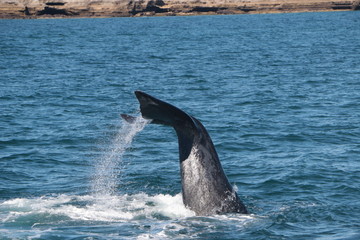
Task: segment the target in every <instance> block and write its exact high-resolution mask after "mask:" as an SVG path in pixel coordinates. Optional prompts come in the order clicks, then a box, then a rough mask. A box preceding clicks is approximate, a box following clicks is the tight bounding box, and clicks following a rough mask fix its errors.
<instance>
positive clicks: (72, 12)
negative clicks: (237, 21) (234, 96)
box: [0, 0, 360, 19]
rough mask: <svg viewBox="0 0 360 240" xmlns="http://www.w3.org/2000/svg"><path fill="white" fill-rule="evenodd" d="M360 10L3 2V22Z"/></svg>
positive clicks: (291, 4) (262, 4)
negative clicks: (41, 19)
mask: <svg viewBox="0 0 360 240" xmlns="http://www.w3.org/2000/svg"><path fill="white" fill-rule="evenodd" d="M355 10H360V0H336V1H328V0H290V1H289V0H247V1H246V0H204V1H201V0H183V1H178V0H103V1H96V0H32V1H31V0H0V19H37V18H91V17H94V18H102V17H142V16H191V15H226V14H261V13H291V12H326V11H355Z"/></svg>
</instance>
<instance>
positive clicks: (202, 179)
mask: <svg viewBox="0 0 360 240" xmlns="http://www.w3.org/2000/svg"><path fill="white" fill-rule="evenodd" d="M135 95H136V97H137V99H138V100H139V103H140V111H141V114H142V116H143V118H145V119H151V120H152V121H151V123H155V124H163V125H167V126H171V127H173V128H174V129H175V131H176V134H177V136H178V142H179V157H180V172H181V182H182V197H183V202H184V204H185V206H186V207H187V208H189V209H191V210H192V211H194V212H195V213H196V214H197V215H211V214H220V213H243V214H246V213H248V211H247V209H246V207H245V205H244V204H243V203H242V202H241V200H240V199H239V197H238V195H237V194H236V192H235V191H234V189H233V187H232V186H231V184H230V183H229V181H228V179H227V177H226V175H225V173H224V171H223V168H222V166H221V163H220V161H219V158H218V155H217V153H216V150H215V147H214V144H213V143H212V140H211V138H210V136H209V134H208V132H207V131H206V129H205V127H204V126H203V125H202V124H201V122H200V121H199V120H197V119H196V118H194V117H192V116H190V115H188V114H187V113H185V112H184V111H182V110H180V109H179V108H177V107H175V106H173V105H171V104H169V103H166V102H164V101H161V100H159V99H157V98H155V97H152V96H150V95H148V94H146V93H144V92H141V91H135ZM127 116H128V115H122V117H123V118H124V119H125V120H127V121H131V118H129V117H127Z"/></svg>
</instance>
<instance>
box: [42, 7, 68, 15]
mask: <svg viewBox="0 0 360 240" xmlns="http://www.w3.org/2000/svg"><path fill="white" fill-rule="evenodd" d="M36 15H39V16H41V15H64V16H71V15H74V14H72V13H71V12H68V11H66V10H65V9H58V8H52V7H45V8H44V9H43V10H41V11H38V12H37V14H36Z"/></svg>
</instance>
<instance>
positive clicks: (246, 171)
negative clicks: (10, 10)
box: [0, 12, 360, 240]
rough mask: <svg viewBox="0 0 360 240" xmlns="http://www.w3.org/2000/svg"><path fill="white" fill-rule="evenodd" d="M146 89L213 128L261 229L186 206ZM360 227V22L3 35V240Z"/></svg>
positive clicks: (197, 20)
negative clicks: (148, 110) (146, 114)
mask: <svg viewBox="0 0 360 240" xmlns="http://www.w3.org/2000/svg"><path fill="white" fill-rule="evenodd" d="M135 90H142V91H145V92H147V93H149V94H151V95H153V96H155V97H157V98H159V99H162V100H164V101H167V102H169V103H171V104H173V105H175V106H177V107H179V108H181V109H183V110H184V111H186V112H188V113H189V114H191V115H192V116H195V117H196V118H198V119H200V120H201V121H202V123H203V124H204V125H205V127H206V128H207V130H208V132H209V134H210V136H211V137H212V139H213V142H214V144H215V147H216V149H217V151H218V154H219V157H220V160H221V162H222V165H223V168H224V171H225V172H226V174H227V176H228V179H229V181H230V182H231V184H232V185H233V186H234V187H235V188H236V189H237V192H238V195H239V196H240V198H241V199H242V201H243V202H244V203H245V205H246V206H247V208H248V210H249V211H250V213H251V214H249V215H241V214H225V215H212V216H196V215H195V214H194V213H193V212H192V211H190V210H189V209H186V208H185V207H184V205H183V203H182V197H181V179H180V173H179V160H178V145H177V137H176V134H175V132H174V131H173V129H171V128H169V127H166V126H160V125H155V124H149V123H148V122H147V121H144V120H142V118H141V117H140V113H139V104H138V102H137V100H136V97H135V95H134V93H133V92H134V91H135ZM121 113H127V114H133V115H134V116H136V117H137V121H136V123H134V124H128V123H126V122H124V121H123V120H121V117H120V114H121ZM359 215H360V12H329V13H292V14H267V15H233V16H192V17H152V18H109V19H41V20H0V239H1V240H5V239H224V240H225V239H319V240H325V239H326V240H328V239H348V240H350V239H352V240H357V239H360V217H359Z"/></svg>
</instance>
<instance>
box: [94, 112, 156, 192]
mask: <svg viewBox="0 0 360 240" xmlns="http://www.w3.org/2000/svg"><path fill="white" fill-rule="evenodd" d="M147 123H149V121H148V120H145V119H144V118H142V117H141V116H138V117H136V118H135V119H134V121H132V122H131V123H128V122H126V121H123V124H122V127H121V129H120V130H119V132H118V133H117V135H116V137H115V138H114V140H113V143H112V144H111V145H110V147H109V148H108V149H107V150H106V151H105V154H104V155H103V156H102V157H101V158H100V159H99V160H98V161H97V163H96V166H95V177H94V180H93V184H92V191H93V193H94V194H95V195H98V196H101V195H113V194H114V193H115V191H116V185H117V183H118V181H119V176H120V174H121V167H122V166H121V163H122V158H123V155H124V153H125V151H126V150H127V149H128V148H129V147H130V146H131V143H132V141H133V139H134V137H135V136H136V134H137V133H138V132H140V131H141V130H143V129H144V127H145V126H146V124H147Z"/></svg>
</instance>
